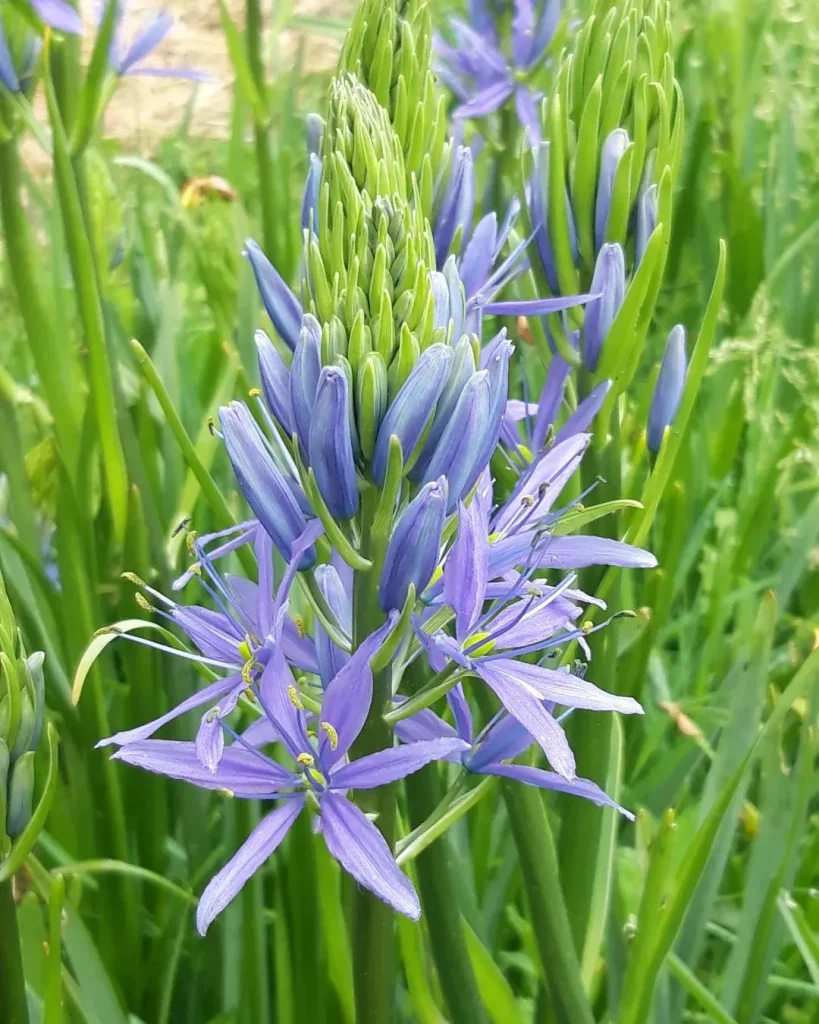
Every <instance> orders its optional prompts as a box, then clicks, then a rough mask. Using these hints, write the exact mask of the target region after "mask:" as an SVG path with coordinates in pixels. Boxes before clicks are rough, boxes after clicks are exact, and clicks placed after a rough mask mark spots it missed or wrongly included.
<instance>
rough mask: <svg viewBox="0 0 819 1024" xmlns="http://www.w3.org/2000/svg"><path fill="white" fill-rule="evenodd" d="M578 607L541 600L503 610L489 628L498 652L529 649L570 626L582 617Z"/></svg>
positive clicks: (524, 600)
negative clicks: (521, 648) (516, 648)
mask: <svg viewBox="0 0 819 1024" xmlns="http://www.w3.org/2000/svg"><path fill="white" fill-rule="evenodd" d="M581 610H582V609H580V608H578V607H577V605H573V604H571V603H570V602H569V601H562V600H561V599H560V598H557V599H555V600H553V601H548V603H546V602H545V601H544V600H542V599H534V600H533V599H532V598H521V599H520V600H519V601H514V602H513V603H512V604H509V605H507V606H506V608H504V609H503V611H501V612H500V613H499V614H498V615H496V616H495V618H494V619H493V620H492V624H491V626H489V627H488V628H489V629H490V631H491V634H492V636H493V637H495V647H496V649H498V650H504V649H506V650H511V649H512V648H515V647H529V646H530V645H531V644H535V643H538V642H539V641H541V640H542V641H543V643H544V644H545V643H546V641H547V640H549V639H550V638H551V637H552V636H554V634H555V633H558V632H559V631H560V630H563V629H566V628H568V627H569V626H571V624H572V622H573V620H574V619H576V618H577V617H578V615H580V613H581Z"/></svg>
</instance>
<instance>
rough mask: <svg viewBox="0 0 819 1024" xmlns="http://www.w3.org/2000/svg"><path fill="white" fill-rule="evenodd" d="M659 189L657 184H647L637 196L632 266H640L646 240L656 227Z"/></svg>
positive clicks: (646, 243)
mask: <svg viewBox="0 0 819 1024" xmlns="http://www.w3.org/2000/svg"><path fill="white" fill-rule="evenodd" d="M659 194H660V190H659V188H658V186H657V185H649V187H648V188H646V189H643V190H642V191H641V192H640V195H639V196H638V197H637V227H636V230H635V232H634V266H635V269H636V268H637V267H639V266H640V264H641V263H642V260H643V255H644V253H645V251H646V246H647V245H648V240H649V238H651V236H652V234H653V233H654V229H655V228H656V227H657V205H658V202H659V198H658V197H659Z"/></svg>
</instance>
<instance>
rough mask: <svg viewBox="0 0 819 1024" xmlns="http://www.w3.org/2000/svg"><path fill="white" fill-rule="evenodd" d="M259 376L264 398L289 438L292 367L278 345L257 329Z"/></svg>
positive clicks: (291, 407) (290, 428) (291, 406)
mask: <svg viewBox="0 0 819 1024" xmlns="http://www.w3.org/2000/svg"><path fill="white" fill-rule="evenodd" d="M254 337H255V341H256V351H257V352H258V354H259V376H260V378H261V381H262V391H263V392H264V399H265V402H266V403H267V407H268V409H269V410H270V412H271V414H272V415H273V416H274V417H275V418H276V420H277V421H278V422H279V424H280V425H281V428H282V430H283V431H284V432H285V434H286V435H287V437H288V438H289V437H290V435H291V434H292V432H293V403H292V402H291V400H290V367H289V366H287V365H285V362H284V360H283V359H282V357H281V356H280V355H279V353H278V350H277V349H276V346H275V345H274V344H273V342H272V341H271V340H270V338H268V336H267V335H266V334H265V333H264V331H256V334H255V336H254Z"/></svg>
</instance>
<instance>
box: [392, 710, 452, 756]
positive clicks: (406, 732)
mask: <svg viewBox="0 0 819 1024" xmlns="http://www.w3.org/2000/svg"><path fill="white" fill-rule="evenodd" d="M405 699H406V698H403V697H402V698H401V699H400V700H396V707H400V706H401V704H402V703H403V701H404V700H405ZM395 735H396V736H397V737H398V739H399V740H400V741H401V742H402V743H420V742H429V741H430V740H456V739H459V738H460V737H459V736H458V734H457V733H456V732H455V730H454V729H453V728H452V726H451V725H450V724H449V722H445V721H444V720H443V718H439V717H438V715H436V714H435V712H434V711H432V710H430V709H429V708H425V709H424V710H423V711H419V712H417V714H414V715H412V716H411V717H410V718H404V719H402V720H401V721H400V722H396V724H395ZM459 759H460V754H459V753H458V754H455V753H453V754H452V755H450V757H449V758H448V759H447V760H459Z"/></svg>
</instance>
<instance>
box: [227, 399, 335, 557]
mask: <svg viewBox="0 0 819 1024" xmlns="http://www.w3.org/2000/svg"><path fill="white" fill-rule="evenodd" d="M219 421H220V424H221V427H222V436H223V438H224V442H225V448H226V449H227V453H228V458H229V459H230V461H231V464H232V466H233V472H234V473H235V474H236V480H237V481H238V484H239V487H240V488H241V490H242V493H243V494H244V496H245V499H246V501H247V503H248V505H250V507H251V508H252V509H253V513H254V515H255V516H256V518H257V519H258V520H259V522H260V523H261V524H262V526H263V527H264V529H265V530H266V531H267V533H268V535H269V536H270V538H271V540H272V541H273V543H274V544H275V545H276V547H277V548H278V550H279V551H280V552H281V554H282V556H283V557H284V558H285V559H286V560H289V558H290V548H291V545H292V543H293V541H295V540H296V539H297V538H298V537H299V536H300V535H301V534H302V533H303V532H304V529H305V527H306V526H307V518H306V516H305V514H304V512H303V511H302V509H301V507H300V505H299V502H298V500H297V499H296V496H295V493H294V489H293V487H292V486H291V485H290V484H289V483H288V481H287V480H286V479H285V477H284V474H283V473H282V472H281V471H280V470H279V469H278V467H277V466H276V465H275V463H274V462H273V459H272V458H271V456H270V453H269V452H268V450H267V446H266V444H265V441H264V438H263V437H262V434H261V431H260V430H259V428H258V426H257V425H256V421H255V420H254V419H253V417H252V416H251V415H250V412H249V410H248V408H247V406H246V405H244V404H242V403H241V402H232V403H231V404H230V405H225V406H222V408H221V409H220V410H219ZM314 560H315V552H314V551H313V549H312V548H311V549H310V551H308V552H307V553H306V554H305V555H304V557H303V558H302V560H301V563H300V568H303V569H304V568H309V566H310V565H312V564H313V561H314Z"/></svg>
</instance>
